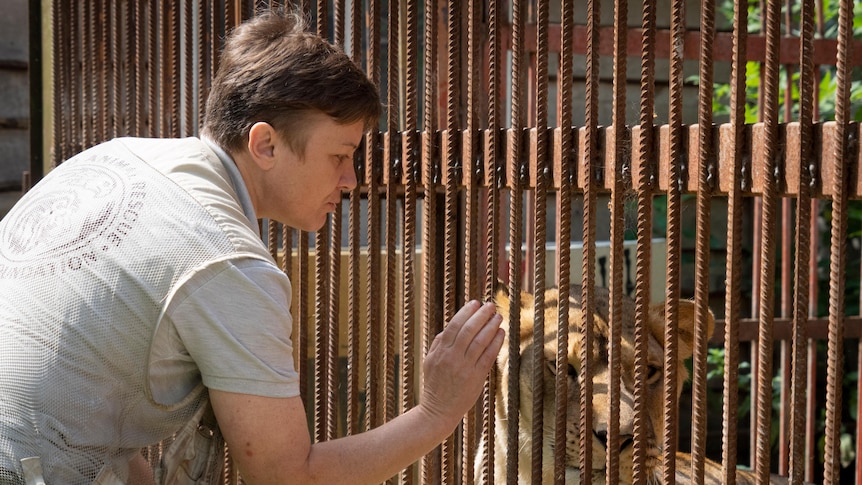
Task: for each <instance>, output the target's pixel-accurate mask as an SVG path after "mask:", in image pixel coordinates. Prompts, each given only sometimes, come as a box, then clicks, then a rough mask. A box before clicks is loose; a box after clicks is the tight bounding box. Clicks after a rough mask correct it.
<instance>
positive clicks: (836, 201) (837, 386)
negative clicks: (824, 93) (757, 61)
mask: <svg viewBox="0 0 862 485" xmlns="http://www.w3.org/2000/svg"><path fill="white" fill-rule="evenodd" d="M853 4H854V2H853V1H851V0H845V1H843V2H841V3H840V6H839V11H838V60H837V73H836V77H835V81H836V85H837V90H836V93H835V124H836V126H837V127H838V129H837V130H836V132H835V139H834V143H835V148H834V149H835V151H834V152H833V153H834V158H832V159H831V160H828V163H829V165H832V166H834V167H835V175H836V177H835V181H834V195H833V197H832V227H831V233H830V236H831V248H830V258H829V340H828V349H829V350H828V352H829V353H828V355H827V367H826V369H827V370H826V410H827V412H826V444H825V453H824V454H825V456H824V463H825V465H824V477H823V480H824V483H828V484H831V483H838V482H839V473H838V471H839V469H838V466H839V459H838V458H839V453H840V448H839V439H840V433H841V408H842V406H841V404H842V403H841V393H842V382H843V368H842V363H843V361H844V328H843V326H844V321H843V320H844V298H845V295H844V288H845V284H846V281H845V278H844V271H845V261H846V259H847V248H846V241H847V218H848V215H847V206H848V192H849V190H847V180H846V178H845V177H844V174H849V173H850V166H849V160H850V157H849V156H848V155H850V148H849V147H850V137H849V135H850V133H851V132H850V130H849V126H848V121H849V120H850V117H849V115H850V76H851V70H850V67H849V66H848V59H849V53H850V48H851V47H850V42H851V40H852V36H853V29H852V25H853ZM855 145H856V146H858V138H857V139H856V143H855Z"/></svg>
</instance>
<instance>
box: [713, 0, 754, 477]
mask: <svg viewBox="0 0 862 485" xmlns="http://www.w3.org/2000/svg"><path fill="white" fill-rule="evenodd" d="M733 10H734V21H733V27H734V28H733V31H734V43H733V63H732V68H731V69H732V70H731V94H730V97H731V106H732V109H731V115H730V116H731V118H730V122H731V127H732V130H733V131H732V143H733V147H734V151H735V156H733V157H732V158H730V160H728V162H727V163H728V164H730V165H731V166H732V170H731V174H732V179H731V181H732V185H731V188H730V191H729V194H728V202H727V219H728V230H727V260H726V264H725V267H726V270H725V271H726V272H727V282H728V293H729V297H727V298H726V300H725V309H724V315H725V326H726V328H725V336H724V349H725V352H724V362H725V365H724V376H723V379H724V393H723V397H724V403H723V408H722V415H723V417H724V419H723V420H722V421H723V423H724V425H723V427H722V455H721V456H722V463H723V465H724V466H723V477H722V478H723V481H724V483H726V484H730V485H732V484H734V483H735V482H736V464H737V445H738V443H737V441H738V440H737V436H738V434H737V432H738V423H737V421H738V414H739V392H738V386H736V383H737V382H739V359H740V349H739V318H740V314H741V311H742V308H741V302H740V297H741V293H742V291H741V281H742V234H741V233H742V225H743V201H742V194H741V193H742V188H743V184H744V180H743V173H742V170H741V169H742V156H741V153H742V151H743V147H744V146H745V144H746V138H745V131H744V125H745V59H746V51H745V45H746V44H745V39H746V36H747V33H748V6H747V4H744V3H742V2H741V0H736V1H735V2H734V7H733ZM719 161H720V162H719V164H720V165H721V162H722V161H724V159H721V158H719Z"/></svg>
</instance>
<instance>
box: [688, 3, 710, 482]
mask: <svg viewBox="0 0 862 485" xmlns="http://www.w3.org/2000/svg"><path fill="white" fill-rule="evenodd" d="M700 24H701V35H702V36H703V37H704V38H705V39H707V41H706V42H702V43H701V45H700V47H701V51H700V52H701V56H700V63H699V64H700V75H699V78H700V82H699V93H698V94H699V95H698V108H699V109H698V126H699V127H707V128H705V129H700V130H698V135H699V136H698V150H697V153H698V156H697V160H698V165H699V166H698V172H697V177H698V191H697V202H696V204H697V229H696V231H697V233H696V242H695V244H696V250H695V289H694V291H695V325H694V354H693V359H692V360H693V364H692V379H691V381H692V433H691V434H692V444H691V448H692V479H693V480H695V481H697V482H700V481H702V480H703V476H704V466H705V462H704V460H705V459H706V457H705V454H706V412H707V409H706V404H707V403H706V388H705V387H706V352H707V349H706V344H707V340H708V339H709V337H710V336H709V335H705V332H704V329H706V328H707V320H708V319H709V318H710V316H709V306H708V304H709V303H708V302H709V252H710V231H709V226H710V222H711V210H710V209H711V204H712V197H711V193H712V190H711V187H712V185H713V183H714V182H715V175H714V174H715V165H714V160H715V158H714V149H713V137H712V134H713V131H712V129H711V127H712V102H713V101H712V98H713V95H712V94H713V77H714V76H713V67H712V66H713V63H712V58H713V49H712V43H711V42H710V40H711V39H712V37H713V36H714V35H715V2H714V1H708V0H707V1H704V2H702V3H701V21H700Z"/></svg>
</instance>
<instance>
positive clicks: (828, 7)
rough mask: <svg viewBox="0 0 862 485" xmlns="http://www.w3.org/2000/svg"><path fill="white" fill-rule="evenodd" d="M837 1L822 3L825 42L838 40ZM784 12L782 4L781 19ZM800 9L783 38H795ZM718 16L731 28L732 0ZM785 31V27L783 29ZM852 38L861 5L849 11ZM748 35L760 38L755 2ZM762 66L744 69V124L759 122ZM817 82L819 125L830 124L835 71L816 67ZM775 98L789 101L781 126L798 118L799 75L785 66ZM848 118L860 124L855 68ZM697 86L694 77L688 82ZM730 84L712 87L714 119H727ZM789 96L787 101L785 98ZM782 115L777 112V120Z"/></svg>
mask: <svg viewBox="0 0 862 485" xmlns="http://www.w3.org/2000/svg"><path fill="white" fill-rule="evenodd" d="M838 7H839V3H838V0H823V17H824V22H823V33H822V34H820V35H818V37H822V38H825V39H835V38H837V36H838ZM786 9H787V5H786V4H782V18H784V12H785V11H786ZM799 10H800V5H799V3H794V4H793V6H792V9H791V12H790V18H791V29H790V32H782V34H783V35H791V36H798V35H799V33H800V32H799V21H800V11H799ZM717 11H718V13H719V14H720V15H721V16H723V17H724V18H725V21H726V22H727V23H728V24H731V25H732V22H733V18H734V10H733V0H724V1H722V2H720V3H719V5H718V6H717ZM784 28H786V26H784ZM853 30H854V36H860V35H862V2H855V3H854V9H853ZM748 32H749V33H759V34H763V32H764V26H763V14H762V11H761V9H760V1H759V0H749V2H748ZM762 68H763V66H762V65H761V63H760V62H755V61H748V62H746V65H745V122H746V123H756V122H757V121H759V120H760V106H761V105H762V103H760V102H758V100H759V96H760V90H761V89H760V88H761V77H762V72H761V70H762ZM818 69H819V77H820V82H819V83H818V86H817V103H818V106H817V108H818V112H819V120H820V121H832V120H834V119H835V97H836V94H837V84H836V80H835V76H836V72H837V68H836V67H835V66H819V67H818ZM788 75H789V76H791V79H790V81H791V84H790V93H787V91H786V90H787V88H786V86H787V76H788ZM778 76H779V80H778V96H779V100H780V101H782V102H783V101H784V100H785V99H788V98H789V102H790V103H791V113H790V119H788V120H785V119H780V120H779V121H781V122H789V121H793V120H795V119H798V118H799V105H800V98H799V72H798V70H797V68H796V67H791V71H790V72H788V67H787V66H780V67H779V75H778ZM850 79H851V80H853V81H851V83H850V99H849V101H850V107H849V111H850V118H851V119H852V120H853V121H862V81H860V80H859V79H862V69H860V68H855V69H853V70H852V72H851V74H850ZM690 81H692V82H695V83H696V82H697V79H696V76H695V78H693V79H691V80H690ZM730 94H731V93H730V84H726V83H716V84H715V86H713V113H714V114H715V115H716V116H729V115H730ZM788 94H789V97H788V96H787V95H788ZM784 115H785V113H784V110H780V112H779V116H781V117H783V116H784Z"/></svg>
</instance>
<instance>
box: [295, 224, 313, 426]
mask: <svg viewBox="0 0 862 485" xmlns="http://www.w3.org/2000/svg"><path fill="white" fill-rule="evenodd" d="M297 253H298V256H299V257H298V259H299V262H298V264H297V266H298V271H297V272H298V273H299V282H298V284H297V283H294V284H295V285H296V286H298V287H299V298H298V301H297V304H296V306H295V307H294V312H295V318H294V319H293V321H294V322H295V323H296V333H297V335H299V337H298V338H297V343H298V345H297V346H296V354H297V356H296V360H297V361H298V362H299V365H298V370H299V395H300V397H301V398H302V403H303V404H304V405H305V409H310V408H311V406H310V404H311V402H309V395H308V365H309V364H308V322H310V321H311V316H310V315H309V312H308V286H309V282H308V273H309V265H310V263H309V256H308V254H309V247H308V233H307V232H305V231H299V247H298V251H297ZM312 396H313V395H312Z"/></svg>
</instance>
